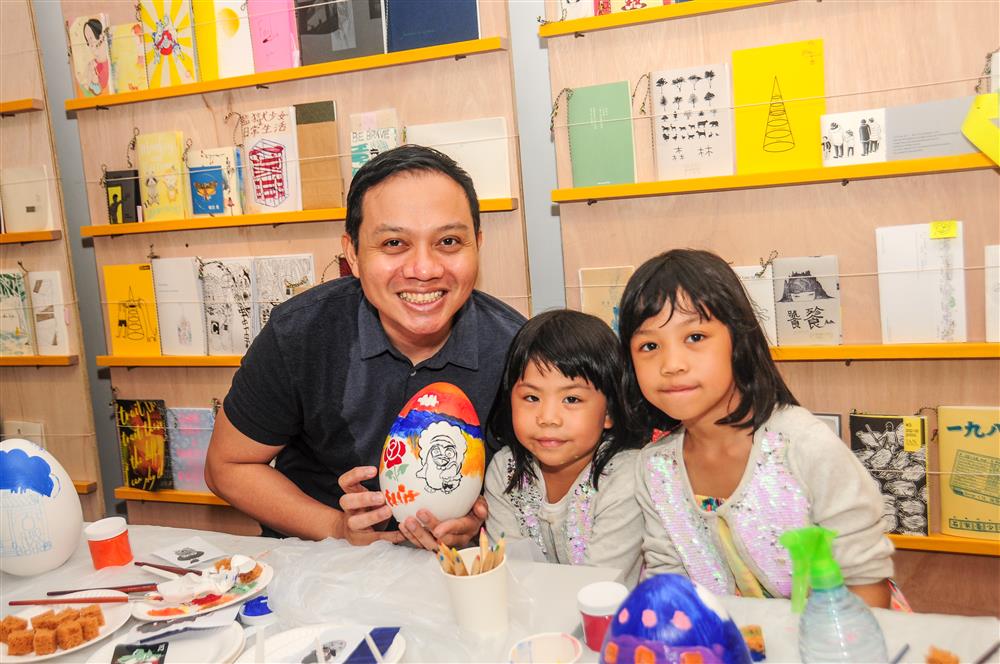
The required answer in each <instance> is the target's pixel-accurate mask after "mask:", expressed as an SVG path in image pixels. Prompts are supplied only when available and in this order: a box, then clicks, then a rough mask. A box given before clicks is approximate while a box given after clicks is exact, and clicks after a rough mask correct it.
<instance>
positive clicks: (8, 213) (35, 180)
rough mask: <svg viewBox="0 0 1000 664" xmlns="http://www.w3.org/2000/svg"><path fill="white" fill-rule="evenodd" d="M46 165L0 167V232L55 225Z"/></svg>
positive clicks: (37, 228) (45, 227)
mask: <svg viewBox="0 0 1000 664" xmlns="http://www.w3.org/2000/svg"><path fill="white" fill-rule="evenodd" d="M54 184H55V183H54V182H53V180H52V177H51V176H50V175H49V168H48V166H46V165H44V164H42V165H40V166H27V167H23V168H4V169H0V205H2V206H3V224H4V231H5V232H7V233H27V232H30V231H47V230H51V229H53V228H55V218H54V215H55V203H54V201H55V200H56V199H55V195H54V194H55V186H54Z"/></svg>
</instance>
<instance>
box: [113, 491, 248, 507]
mask: <svg viewBox="0 0 1000 664" xmlns="http://www.w3.org/2000/svg"><path fill="white" fill-rule="evenodd" d="M115 498H118V499H119V500H144V501H147V502H151V503H181V504H187V505H219V506H222V507H229V503H227V502H226V501H225V500H223V499H222V498H219V497H218V496H216V495H215V494H214V493H201V492H198V491H178V490H176V489H163V490H162V491H143V490H142V489H132V488H129V487H125V486H120V487H117V488H116V489H115Z"/></svg>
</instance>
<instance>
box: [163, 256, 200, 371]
mask: <svg viewBox="0 0 1000 664" xmlns="http://www.w3.org/2000/svg"><path fill="white" fill-rule="evenodd" d="M151 264H152V267H153V290H154V292H155V295H156V315H157V319H158V321H159V329H160V352H161V353H163V354H164V355H207V354H208V339H207V336H206V334H205V304H204V301H203V300H202V294H201V279H200V278H199V276H198V274H199V266H198V259H197V258H154V259H153V260H152V261H151Z"/></svg>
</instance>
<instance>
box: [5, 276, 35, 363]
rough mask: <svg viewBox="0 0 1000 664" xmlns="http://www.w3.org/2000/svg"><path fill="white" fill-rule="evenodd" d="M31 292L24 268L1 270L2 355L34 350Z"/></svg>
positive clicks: (25, 353) (31, 352) (33, 351)
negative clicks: (21, 270) (22, 270)
mask: <svg viewBox="0 0 1000 664" xmlns="http://www.w3.org/2000/svg"><path fill="white" fill-rule="evenodd" d="M28 293H29V291H28V287H27V284H26V283H25V280H24V274H23V273H22V272H0V356H10V355H34V354H35V337H34V334H33V332H32V325H31V318H32V316H31V299H30V297H29V295H28Z"/></svg>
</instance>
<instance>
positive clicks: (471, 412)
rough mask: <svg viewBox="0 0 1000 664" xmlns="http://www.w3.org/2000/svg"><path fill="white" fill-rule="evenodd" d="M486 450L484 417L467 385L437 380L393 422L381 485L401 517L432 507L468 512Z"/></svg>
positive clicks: (437, 512) (444, 515)
mask: <svg viewBox="0 0 1000 664" xmlns="http://www.w3.org/2000/svg"><path fill="white" fill-rule="evenodd" d="M485 471H486V448H485V445H484V444H483V434H482V430H481V428H480V425H479V416H478V414H477V413H476V409H475V408H474V407H473V405H472V402H471V401H470V400H469V398H468V397H467V396H466V395H465V393H464V392H462V390H461V389H459V388H458V387H456V386H455V385H452V384H451V383H434V384H433V385H428V386H427V387H425V388H423V389H422V390H420V391H419V392H417V393H416V394H415V395H413V396H412V397H411V398H410V400H409V401H407V402H406V405H405V406H403V410H401V411H400V413H399V415H398V416H397V417H396V421H395V422H393V425H392V428H391V429H390V430H389V435H388V436H386V440H385V445H384V446H383V448H382V457H381V460H380V462H379V486H380V488H381V490H382V492H383V494H384V495H385V499H386V502H387V503H388V505H389V506H390V507H391V508H392V514H393V516H394V517H396V520H397V521H402V520H403V519H406V518H408V517H410V516H416V513H417V511H418V510H420V509H427V510H429V511H430V512H431V514H433V515H434V516H435V517H437V518H438V519H441V520H444V519H453V518H457V517H460V516H464V515H465V514H467V513H468V511H469V510H470V509H471V508H472V504H473V503H474V502H475V500H476V497H477V496H478V495H479V491H480V490H481V489H482V486H483V476H484V474H485Z"/></svg>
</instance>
